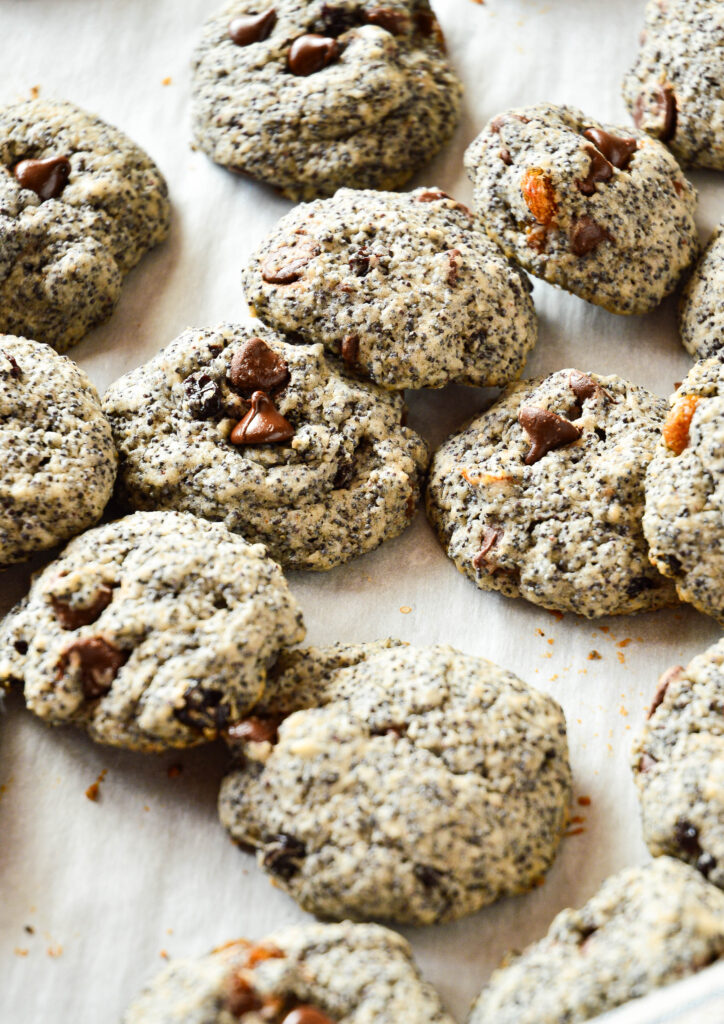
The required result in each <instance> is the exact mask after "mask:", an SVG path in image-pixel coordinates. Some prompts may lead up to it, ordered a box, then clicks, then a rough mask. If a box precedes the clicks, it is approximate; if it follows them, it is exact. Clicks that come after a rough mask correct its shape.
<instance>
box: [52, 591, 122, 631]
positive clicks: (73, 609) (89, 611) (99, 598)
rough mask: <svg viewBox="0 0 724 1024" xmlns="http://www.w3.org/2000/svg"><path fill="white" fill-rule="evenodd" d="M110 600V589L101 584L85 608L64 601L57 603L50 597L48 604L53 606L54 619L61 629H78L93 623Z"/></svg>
mask: <svg viewBox="0 0 724 1024" xmlns="http://www.w3.org/2000/svg"><path fill="white" fill-rule="evenodd" d="M112 600H113V591H112V590H111V588H110V587H107V586H106V585H105V584H102V585H101V586H100V587H99V588H98V591H97V593H96V596H95V598H94V599H93V601H92V603H91V604H89V605H87V606H86V607H85V608H80V607H77V606H74V605H70V604H66V603H65V601H58V600H57V598H55V597H51V599H50V603H51V604H52V606H53V611H54V612H55V617H56V618H57V620H58V622H59V623H60V625H61V626H62V628H63V629H80V627H81V626H89V625H90V624H91V622H95V621H96V619H98V618H99V617H100V614H101V612H102V611H103V609H104V608H107V607H108V605H109V604H110V603H111V601H112Z"/></svg>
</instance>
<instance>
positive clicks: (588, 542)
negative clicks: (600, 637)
mask: <svg viewBox="0 0 724 1024" xmlns="http://www.w3.org/2000/svg"><path fill="white" fill-rule="evenodd" d="M665 410H666V403H665V401H664V400H663V399H661V398H657V397H656V395H652V394H651V393H650V392H648V391H646V390H645V388H642V387H640V386H639V385H637V384H631V383H629V382H628V381H625V380H622V379H621V378H620V377H614V376H610V377H601V376H599V375H597V374H584V373H581V372H580V371H578V370H559V371H558V372H557V373H553V374H551V376H550V377H545V378H538V379H537V380H525V381H522V382H521V383H519V384H514V385H511V386H510V387H509V388H507V389H506V390H505V391H504V392H503V394H502V396H501V397H500V398H499V399H498V401H497V402H495V403H494V404H493V405H492V406H491V407H490V408H489V409H488V410H487V412H484V413H483V414H482V416H479V417H478V418H477V419H474V420H473V421H472V422H471V423H470V424H468V426H467V427H465V428H464V429H463V430H462V431H461V432H460V433H458V434H453V436H452V437H450V438H448V440H447V441H445V442H444V443H443V444H442V445H441V447H440V448H439V449H438V450H437V452H436V453H435V455H434V457H433V460H432V465H431V468H430V477H429V484H428V491H427V511H428V516H429V518H430V521H431V522H432V524H433V526H434V527H435V529H436V530H437V532H438V535H439V537H440V540H441V542H442V544H443V546H444V547H445V549H446V551H447V553H448V555H449V556H450V558H452V559H453V561H454V562H455V564H456V566H457V567H458V569H459V570H460V572H462V573H464V574H465V575H466V576H469V577H470V579H472V580H473V581H474V582H475V583H476V584H477V586H478V587H480V589H481V590H499V591H501V592H502V593H503V594H506V595H507V596H508V597H525V598H526V599H527V600H528V601H532V602H533V603H534V604H540V605H543V607H544V608H552V609H558V610H559V611H563V612H576V613H577V614H579V615H585V616H587V617H588V618H597V617H598V616H602V615H621V614H627V613H631V612H640V611H647V610H650V609H654V608H661V607H663V606H665V605H668V604H673V603H675V593H674V588H673V586H672V585H671V584H670V583H668V582H667V581H666V580H665V579H664V578H663V577H662V576H660V575H659V574H658V573H657V572H656V570H655V569H654V568H653V567H652V566H651V563H650V562H649V558H648V548H647V545H646V541H645V540H644V536H643V532H642V529H641V516H642V513H643V505H644V475H645V472H646V466H647V464H648V462H649V460H650V459H651V457H652V455H653V453H654V449H655V447H656V441H657V438H658V436H659V432H660V430H661V424H662V422H663V419H664V414H665Z"/></svg>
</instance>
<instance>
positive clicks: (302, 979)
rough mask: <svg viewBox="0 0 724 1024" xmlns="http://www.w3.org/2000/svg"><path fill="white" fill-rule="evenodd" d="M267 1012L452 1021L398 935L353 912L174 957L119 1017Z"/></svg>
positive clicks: (177, 1019)
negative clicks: (336, 920) (351, 917)
mask: <svg viewBox="0 0 724 1024" xmlns="http://www.w3.org/2000/svg"><path fill="white" fill-rule="evenodd" d="M303 1010H306V1014H305V1013H303V1012H302V1011H303ZM259 1013H262V1014H263V1017H262V1016H259V1015H258V1014H259ZM261 1019H263V1020H264V1021H267V1022H268V1024H453V1020H452V1018H451V1017H449V1016H448V1014H447V1013H445V1011H444V1010H443V1008H442V1005H441V1003H440V999H439V997H438V995H437V993H436V992H435V991H434V989H433V988H432V986H431V985H428V984H427V983H426V982H424V981H423V980H422V979H421V977H420V973H419V971H418V969H417V967H416V965H415V963H414V961H413V959H412V951H411V949H410V946H409V944H408V943H407V942H406V940H405V939H403V938H402V936H401V935H398V934H397V933H396V932H391V931H389V930H388V929H387V928H381V927H380V926H379V925H374V924H351V923H350V922H348V921H347V922H344V923H342V924H309V925H302V926H297V927H291V928H285V929H284V930H282V931H279V932H276V933H275V934H273V935H270V936H268V937H267V938H265V939H262V940H261V941H260V942H258V943H254V944H253V943H251V942H246V941H244V940H241V941H238V942H229V943H227V944H226V945H225V946H221V947H220V948H219V949H217V950H215V951H214V952H212V953H211V954H209V955H208V956H206V957H200V958H198V959H190V958H189V959H185V960H176V961H173V962H172V963H170V964H169V965H168V967H167V968H166V969H165V970H164V971H163V972H162V973H161V974H159V975H158V976H157V977H156V978H155V979H153V981H151V983H150V984H149V985H148V986H147V987H146V989H145V990H144V991H143V992H142V994H141V995H140V996H139V997H138V999H136V1000H135V1002H134V1003H133V1005H132V1006H131V1007H130V1008H129V1009H128V1011H127V1013H126V1015H125V1017H124V1018H123V1024H202V1022H203V1024H231V1022H232V1021H240V1022H241V1024H245V1022H247V1021H248V1022H249V1024H252V1022H256V1021H259V1020H261Z"/></svg>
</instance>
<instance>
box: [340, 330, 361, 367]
mask: <svg viewBox="0 0 724 1024" xmlns="http://www.w3.org/2000/svg"><path fill="white" fill-rule="evenodd" d="M341 354H342V359H343V361H344V362H345V363H346V365H347V366H349V367H350V368H351V367H353V366H356V365H357V359H358V358H359V338H358V337H357V335H356V334H346V335H345V336H344V338H343V339H342V348H341Z"/></svg>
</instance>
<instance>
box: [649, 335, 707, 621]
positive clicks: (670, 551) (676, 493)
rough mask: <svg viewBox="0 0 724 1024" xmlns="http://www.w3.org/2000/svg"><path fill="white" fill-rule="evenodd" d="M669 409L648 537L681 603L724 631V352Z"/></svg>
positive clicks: (701, 368)
mask: <svg viewBox="0 0 724 1024" xmlns="http://www.w3.org/2000/svg"><path fill="white" fill-rule="evenodd" d="M670 404H671V409H670V411H669V415H668V417H667V418H666V422H665V423H664V426H663V431H662V433H661V435H660V441H659V444H658V447H657V450H656V454H655V458H654V459H653V460H652V462H651V465H650V466H649V469H648V472H647V474H646V511H645V514H644V519H643V524H644V533H645V534H646V539H647V540H648V542H649V545H650V557H651V560H652V562H653V563H654V565H655V566H656V567H657V568H658V569H659V570H660V572H662V573H664V574H665V575H666V576H671V577H672V578H673V580H674V583H675V584H676V590H677V592H678V595H679V597H680V598H681V599H682V601H688V602H690V603H691V604H693V605H694V607H695V608H698V609H699V611H702V612H705V613H706V614H707V615H713V616H714V618H715V619H717V621H718V622H720V623H721V624H722V625H724V351H722V352H720V353H719V355H718V356H712V358H711V359H706V360H704V361H703V362H700V363H697V364H696V366H694V367H693V369H692V370H690V372H689V373H688V374H687V376H686V378H685V380H684V382H683V383H682V385H681V387H680V388H679V389H678V391H676V392H675V394H674V395H673V396H672V398H671V403H670Z"/></svg>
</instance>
